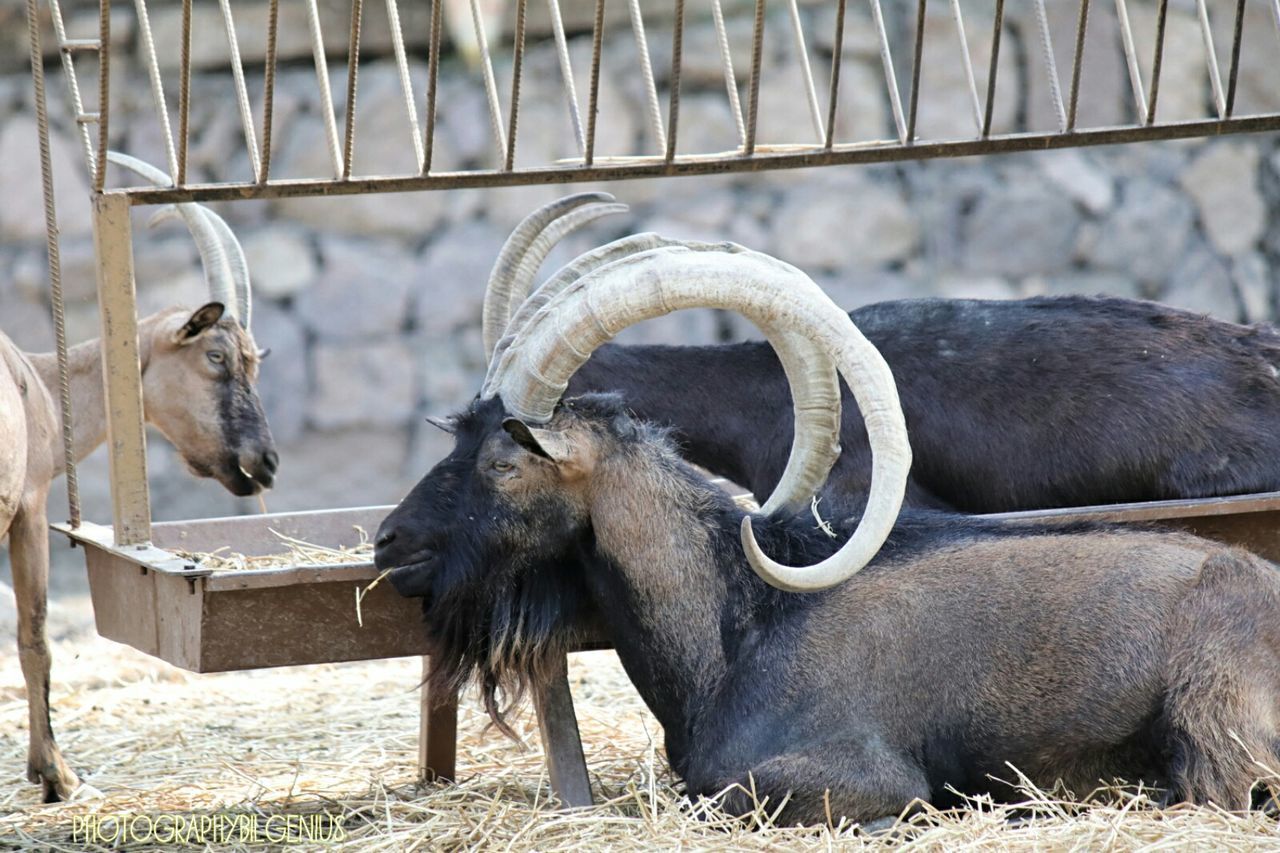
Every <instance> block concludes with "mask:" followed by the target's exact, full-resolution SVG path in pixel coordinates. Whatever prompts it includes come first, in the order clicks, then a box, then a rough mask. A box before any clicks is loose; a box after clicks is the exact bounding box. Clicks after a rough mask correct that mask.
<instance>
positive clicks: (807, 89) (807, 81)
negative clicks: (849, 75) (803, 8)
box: [787, 0, 827, 143]
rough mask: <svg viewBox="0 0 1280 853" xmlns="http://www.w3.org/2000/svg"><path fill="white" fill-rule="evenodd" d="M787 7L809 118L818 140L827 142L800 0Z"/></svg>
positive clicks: (789, 1) (789, 2) (795, 0)
mask: <svg viewBox="0 0 1280 853" xmlns="http://www.w3.org/2000/svg"><path fill="white" fill-rule="evenodd" d="M787 9H788V10H789V11H790V13H791V16H790V17H791V33H792V36H793V37H794V38H795V48H796V58H797V59H798V60H799V61H800V75H801V77H803V78H804V94H805V97H806V98H807V99H808V102H809V119H810V120H811V121H812V122H813V131H814V133H815V134H817V137H818V141H819V142H824V143H825V141H826V137H827V132H826V130H825V129H824V128H823V126H822V108H821V107H820V106H818V90H817V88H816V87H815V86H814V84H813V68H812V66H810V64H809V46H808V44H806V43H805V38H804V23H803V22H802V21H801V20H800V4H799V2H798V0H788V2H787Z"/></svg>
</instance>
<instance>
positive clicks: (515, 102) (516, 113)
mask: <svg viewBox="0 0 1280 853" xmlns="http://www.w3.org/2000/svg"><path fill="white" fill-rule="evenodd" d="M527 6H528V0H516V32H515V48H514V53H513V54H512V58H511V113H510V115H509V116H508V124H507V153H506V156H505V157H504V158H503V163H502V168H503V170H504V171H507V172H510V171H511V170H512V168H513V167H514V166H515V162H516V133H517V132H518V131H519V128H520V73H521V71H523V70H524V25H525V14H526V13H527V11H528V9H527Z"/></svg>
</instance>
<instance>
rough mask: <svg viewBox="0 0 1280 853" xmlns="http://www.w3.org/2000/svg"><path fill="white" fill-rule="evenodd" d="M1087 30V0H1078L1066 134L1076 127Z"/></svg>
mask: <svg viewBox="0 0 1280 853" xmlns="http://www.w3.org/2000/svg"><path fill="white" fill-rule="evenodd" d="M1088 28H1089V0H1080V15H1079V17H1078V18H1077V20H1076V52H1075V55H1074V56H1073V57H1072V58H1071V100H1070V103H1069V104H1068V105H1067V127H1066V132H1067V133H1070V132H1071V131H1073V130H1075V127H1076V116H1077V114H1078V113H1077V107H1078V106H1079V105H1080V70H1081V68H1082V67H1083V64H1084V44H1085V32H1086V31H1087V30H1088Z"/></svg>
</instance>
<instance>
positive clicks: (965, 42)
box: [951, 0, 982, 134]
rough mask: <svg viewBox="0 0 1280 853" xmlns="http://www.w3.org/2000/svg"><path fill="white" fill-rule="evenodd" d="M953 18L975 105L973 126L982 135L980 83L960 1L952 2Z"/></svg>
mask: <svg viewBox="0 0 1280 853" xmlns="http://www.w3.org/2000/svg"><path fill="white" fill-rule="evenodd" d="M951 17H952V18H954V19H955V22H956V38H957V39H959V41H960V60H961V62H963V63H964V79H965V82H966V83H968V84H969V98H970V101H971V102H972V104H973V124H974V128H975V129H976V130H977V131H978V133H979V134H981V133H982V104H981V103H980V102H979V101H978V81H977V79H976V78H975V77H974V76H973V58H972V57H971V56H970V55H969V37H968V36H967V35H966V34H965V31H964V16H963V15H961V14H960V0H951Z"/></svg>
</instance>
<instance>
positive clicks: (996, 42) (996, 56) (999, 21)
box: [982, 0, 1004, 139]
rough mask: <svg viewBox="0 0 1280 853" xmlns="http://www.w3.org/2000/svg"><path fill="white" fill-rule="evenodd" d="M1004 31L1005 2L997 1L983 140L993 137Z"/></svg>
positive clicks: (983, 121)
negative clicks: (992, 130) (1001, 39)
mask: <svg viewBox="0 0 1280 853" xmlns="http://www.w3.org/2000/svg"><path fill="white" fill-rule="evenodd" d="M1002 30H1004V0H996V22H995V26H994V28H993V29H992V32H991V70H990V71H988V72H987V108H986V112H985V113H984V114H983V117H982V138H983V139H986V138H987V137H988V136H990V135H991V116H992V114H993V113H994V112H995V106H996V75H997V73H998V72H999V70H1000V33H1001V31H1002Z"/></svg>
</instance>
